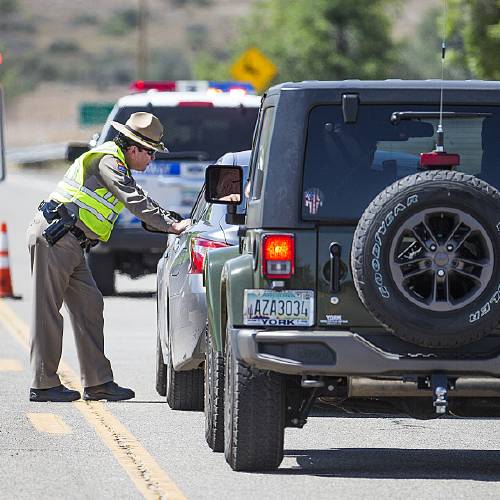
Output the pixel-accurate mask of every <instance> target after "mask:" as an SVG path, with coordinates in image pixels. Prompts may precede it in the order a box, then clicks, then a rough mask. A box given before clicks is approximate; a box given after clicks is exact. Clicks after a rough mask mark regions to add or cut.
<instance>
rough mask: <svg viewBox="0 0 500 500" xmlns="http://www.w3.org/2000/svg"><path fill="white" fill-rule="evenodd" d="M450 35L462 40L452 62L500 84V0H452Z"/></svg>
mask: <svg viewBox="0 0 500 500" xmlns="http://www.w3.org/2000/svg"><path fill="white" fill-rule="evenodd" d="M449 1H450V6H449V11H448V22H447V33H448V36H453V37H455V38H461V39H462V40H463V46H462V47H459V48H458V49H457V48H451V50H450V58H451V59H452V60H453V61H455V62H458V63H460V64H462V65H463V66H464V67H466V68H468V69H469V70H470V72H471V73H472V74H473V75H474V76H476V77H478V78H484V79H491V80H500V56H499V54H500V0H449Z"/></svg>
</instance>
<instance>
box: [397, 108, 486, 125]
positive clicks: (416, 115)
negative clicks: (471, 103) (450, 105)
mask: <svg viewBox="0 0 500 500" xmlns="http://www.w3.org/2000/svg"><path fill="white" fill-rule="evenodd" d="M442 116H443V118H489V117H490V116H493V113H456V112H455V111H443V113H442ZM439 117H440V114H439V111H395V112H394V113H392V115H391V123H392V124H393V125H397V124H398V123H399V122H400V121H401V120H420V119H425V118H435V119H439Z"/></svg>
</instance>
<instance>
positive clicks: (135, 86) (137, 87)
mask: <svg viewBox="0 0 500 500" xmlns="http://www.w3.org/2000/svg"><path fill="white" fill-rule="evenodd" d="M129 90H130V91H131V92H147V91H148V90H157V91H158V92H207V93H209V94H210V93H238V94H255V89H254V87H253V85H252V84H251V83H247V82H216V81H209V80H165V81H160V80H135V81H133V82H132V83H131V84H130V86H129Z"/></svg>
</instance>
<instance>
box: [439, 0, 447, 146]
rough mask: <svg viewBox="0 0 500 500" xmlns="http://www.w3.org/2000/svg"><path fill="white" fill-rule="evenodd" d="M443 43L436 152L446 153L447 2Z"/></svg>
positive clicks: (445, 2) (445, 4) (445, 3)
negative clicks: (444, 98)
mask: <svg viewBox="0 0 500 500" xmlns="http://www.w3.org/2000/svg"><path fill="white" fill-rule="evenodd" d="M443 7H444V12H443V41H442V43H441V96H440V99H439V125H438V128H437V143H436V151H438V152H440V153H442V152H444V130H443V93H444V91H443V86H444V85H443V81H444V61H445V58H446V18H447V15H448V6H447V0H444V3H443Z"/></svg>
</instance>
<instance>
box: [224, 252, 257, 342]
mask: <svg viewBox="0 0 500 500" xmlns="http://www.w3.org/2000/svg"><path fill="white" fill-rule="evenodd" d="M253 276H254V270H253V257H252V255H250V254H245V255H240V256H239V257H236V258H234V259H231V260H229V261H227V262H226V264H225V265H224V267H223V269H222V275H221V287H222V288H221V291H222V292H223V291H224V290H225V297H222V299H224V298H225V309H226V327H229V328H232V327H234V326H235V325H243V298H244V296H245V290H247V289H251V288H253V287H254V283H253ZM221 313H222V314H223V313H224V305H222V309H221ZM221 318H222V319H221V334H222V346H224V345H225V342H226V331H227V328H226V327H224V318H223V317H222V315H221Z"/></svg>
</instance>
